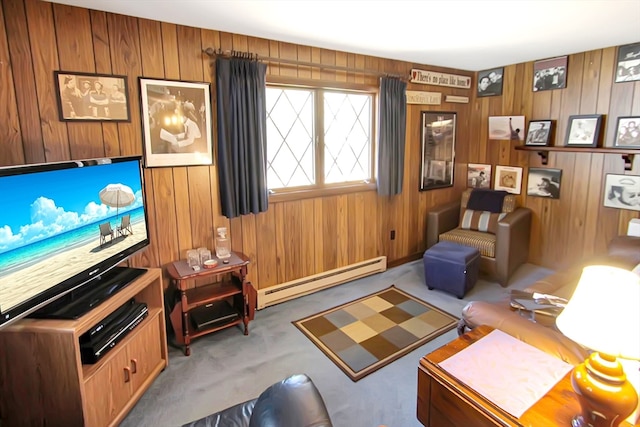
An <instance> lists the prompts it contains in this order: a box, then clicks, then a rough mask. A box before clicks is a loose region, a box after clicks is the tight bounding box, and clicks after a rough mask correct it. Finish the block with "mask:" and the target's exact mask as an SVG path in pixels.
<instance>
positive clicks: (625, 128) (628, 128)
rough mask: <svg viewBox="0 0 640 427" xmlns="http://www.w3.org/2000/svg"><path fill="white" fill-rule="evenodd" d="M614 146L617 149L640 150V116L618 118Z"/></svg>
mask: <svg viewBox="0 0 640 427" xmlns="http://www.w3.org/2000/svg"><path fill="white" fill-rule="evenodd" d="M613 146H614V147H616V148H640V116H628V117H618V122H617V124H616V138H615V140H614V141H613Z"/></svg>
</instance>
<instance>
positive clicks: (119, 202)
mask: <svg viewBox="0 0 640 427" xmlns="http://www.w3.org/2000/svg"><path fill="white" fill-rule="evenodd" d="M99 194H100V201H101V202H102V203H104V204H105V205H107V206H111V207H113V208H116V220H117V219H118V209H119V208H122V207H125V206H129V205H130V204H131V203H133V201H134V200H135V199H136V196H135V195H134V194H133V190H132V189H131V188H130V187H128V186H126V185H124V184H109V185H107V186H106V187H104V188H103V189H102V190H100V193H99Z"/></svg>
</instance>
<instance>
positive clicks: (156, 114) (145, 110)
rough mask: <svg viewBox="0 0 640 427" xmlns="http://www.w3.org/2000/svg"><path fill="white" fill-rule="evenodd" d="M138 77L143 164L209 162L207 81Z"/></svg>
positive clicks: (209, 95) (209, 100)
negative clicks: (143, 153)
mask: <svg viewBox="0 0 640 427" xmlns="http://www.w3.org/2000/svg"><path fill="white" fill-rule="evenodd" d="M139 80H140V98H141V109H142V127H143V137H144V138H143V139H144V152H145V166H146V167H161V166H189V165H210V164H212V163H213V151H212V136H211V92H210V85H209V83H198V82H183V81H171V80H154V79H146V78H142V77H140V78H139Z"/></svg>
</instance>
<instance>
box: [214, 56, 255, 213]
mask: <svg viewBox="0 0 640 427" xmlns="http://www.w3.org/2000/svg"><path fill="white" fill-rule="evenodd" d="M266 72H267V66H266V64H263V63H260V62H257V61H254V60H247V59H242V58H231V59H227V58H217V59H216V88H217V97H218V100H217V101H218V102H217V106H218V174H219V184H220V204H221V207H222V214H223V215H224V216H226V217H227V218H234V217H237V216H239V215H246V214H249V213H259V212H264V211H266V210H267V204H268V190H267V172H266V171H267V163H266V153H267V126H266V117H267V115H266V101H265V91H266Z"/></svg>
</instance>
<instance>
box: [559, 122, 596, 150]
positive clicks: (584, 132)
mask: <svg viewBox="0 0 640 427" xmlns="http://www.w3.org/2000/svg"><path fill="white" fill-rule="evenodd" d="M601 124H602V114H590V115H581V116H570V117H569V124H568V126H567V134H566V137H565V140H564V145H565V146H567V147H596V146H597V145H598V137H599V135H600V126H601Z"/></svg>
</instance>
